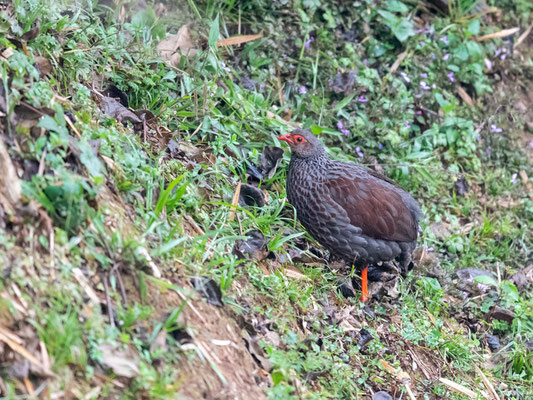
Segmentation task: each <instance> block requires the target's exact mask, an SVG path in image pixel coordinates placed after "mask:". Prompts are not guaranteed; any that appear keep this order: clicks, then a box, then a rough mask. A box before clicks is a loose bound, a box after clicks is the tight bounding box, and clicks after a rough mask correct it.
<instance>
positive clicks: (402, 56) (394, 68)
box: [389, 50, 409, 74]
mask: <svg viewBox="0 0 533 400" xmlns="http://www.w3.org/2000/svg"><path fill="white" fill-rule="evenodd" d="M407 54H409V52H408V51H407V50H405V51H404V52H402V53H401V54H400V55H399V56H398V58H397V59H396V61H394V64H392V67H390V71H389V74H393V73H394V72H395V71H396V70H397V69H398V67H399V66H400V64H401V63H402V61H403V60H405V57H407Z"/></svg>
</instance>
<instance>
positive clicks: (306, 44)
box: [304, 36, 315, 49]
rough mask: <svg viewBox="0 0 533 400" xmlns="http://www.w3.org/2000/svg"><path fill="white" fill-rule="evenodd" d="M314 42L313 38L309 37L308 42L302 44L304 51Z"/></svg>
mask: <svg viewBox="0 0 533 400" xmlns="http://www.w3.org/2000/svg"><path fill="white" fill-rule="evenodd" d="M314 40H315V38H314V37H313V36H309V40H307V41H306V42H305V43H304V46H305V48H306V49H308V48H309V46H310V45H311V43H312V42H313V41H314Z"/></svg>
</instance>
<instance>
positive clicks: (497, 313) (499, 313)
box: [489, 306, 515, 324]
mask: <svg viewBox="0 0 533 400" xmlns="http://www.w3.org/2000/svg"><path fill="white" fill-rule="evenodd" d="M514 318H515V315H514V313H513V312H512V311H510V310H507V309H505V308H502V307H500V306H494V307H493V308H492V310H491V311H490V313H489V319H490V320H493V319H496V320H498V321H505V322H507V323H508V324H511V323H512V322H513V319H514Z"/></svg>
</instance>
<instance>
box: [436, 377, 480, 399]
mask: <svg viewBox="0 0 533 400" xmlns="http://www.w3.org/2000/svg"><path fill="white" fill-rule="evenodd" d="M439 382H440V383H442V384H444V385H446V386H448V387H449V388H450V389H452V390H453V391H455V392H458V393H462V394H464V395H465V396H468V397H470V398H471V399H475V398H477V395H476V394H475V393H474V392H473V391H471V390H470V389H468V388H466V387H464V386H463V385H460V384H458V383H455V382H453V381H450V380H449V379H446V378H439Z"/></svg>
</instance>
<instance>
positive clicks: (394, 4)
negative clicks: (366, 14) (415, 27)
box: [387, 0, 409, 13]
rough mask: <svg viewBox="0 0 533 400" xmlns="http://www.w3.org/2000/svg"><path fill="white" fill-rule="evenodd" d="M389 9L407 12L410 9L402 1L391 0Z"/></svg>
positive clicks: (388, 5) (388, 2) (388, 3)
mask: <svg viewBox="0 0 533 400" xmlns="http://www.w3.org/2000/svg"><path fill="white" fill-rule="evenodd" d="M387 10H389V11H392V12H399V13H406V12H408V11H409V8H408V7H407V6H406V5H405V4H403V3H402V2H401V1H397V0H389V1H387Z"/></svg>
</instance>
